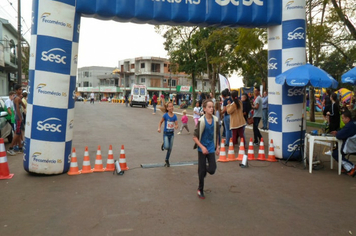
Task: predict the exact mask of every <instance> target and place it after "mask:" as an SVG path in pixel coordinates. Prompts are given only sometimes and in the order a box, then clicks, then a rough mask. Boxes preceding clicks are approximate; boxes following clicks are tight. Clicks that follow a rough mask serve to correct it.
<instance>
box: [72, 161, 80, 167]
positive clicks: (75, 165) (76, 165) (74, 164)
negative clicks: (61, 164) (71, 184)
mask: <svg viewBox="0 0 356 236" xmlns="http://www.w3.org/2000/svg"><path fill="white" fill-rule="evenodd" d="M70 167H78V162H71V163H70Z"/></svg>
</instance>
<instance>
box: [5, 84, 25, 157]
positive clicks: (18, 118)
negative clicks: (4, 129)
mask: <svg viewBox="0 0 356 236" xmlns="http://www.w3.org/2000/svg"><path fill="white" fill-rule="evenodd" d="M15 92H16V96H15V97H14V101H13V104H14V113H15V124H14V131H15V132H14V138H13V140H12V143H11V144H10V146H9V150H8V151H7V153H8V154H9V155H11V156H14V155H16V154H17V153H23V150H22V143H21V137H22V135H21V134H22V129H21V128H22V127H21V126H22V119H23V118H22V113H21V111H20V107H21V106H22V101H21V99H22V98H21V96H22V88H21V85H19V84H17V85H15ZM16 145H17V146H18V147H19V150H18V151H17V152H15V151H14V146H16Z"/></svg>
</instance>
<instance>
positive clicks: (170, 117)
mask: <svg viewBox="0 0 356 236" xmlns="http://www.w3.org/2000/svg"><path fill="white" fill-rule="evenodd" d="M166 107H167V108H166V113H164V115H163V117H162V119H161V121H160V122H159V124H158V130H157V131H158V133H161V126H162V123H163V122H164V132H163V144H162V148H161V149H162V151H163V150H164V149H166V150H167V155H166V160H165V162H166V164H165V166H167V167H170V164H169V156H170V155H171V152H172V148H173V141H174V129H178V121H177V116H176V114H174V113H173V103H172V102H168V103H167V104H166Z"/></svg>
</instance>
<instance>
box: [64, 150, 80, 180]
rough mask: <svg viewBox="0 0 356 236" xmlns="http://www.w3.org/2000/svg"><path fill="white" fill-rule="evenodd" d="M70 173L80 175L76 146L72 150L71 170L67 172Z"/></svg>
mask: <svg viewBox="0 0 356 236" xmlns="http://www.w3.org/2000/svg"><path fill="white" fill-rule="evenodd" d="M67 174H68V175H80V174H81V173H80V171H79V168H78V162H77V154H76V153H75V148H73V151H72V158H71V161H70V168H69V171H68V173H67Z"/></svg>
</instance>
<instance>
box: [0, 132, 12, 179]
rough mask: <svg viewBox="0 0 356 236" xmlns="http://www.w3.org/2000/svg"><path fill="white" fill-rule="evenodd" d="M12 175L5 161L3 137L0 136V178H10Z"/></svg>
mask: <svg viewBox="0 0 356 236" xmlns="http://www.w3.org/2000/svg"><path fill="white" fill-rule="evenodd" d="M13 176H14V174H10V170H9V164H8V163H7V157H6V150H5V143H4V139H2V138H0V179H11V178H12V177H13Z"/></svg>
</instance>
